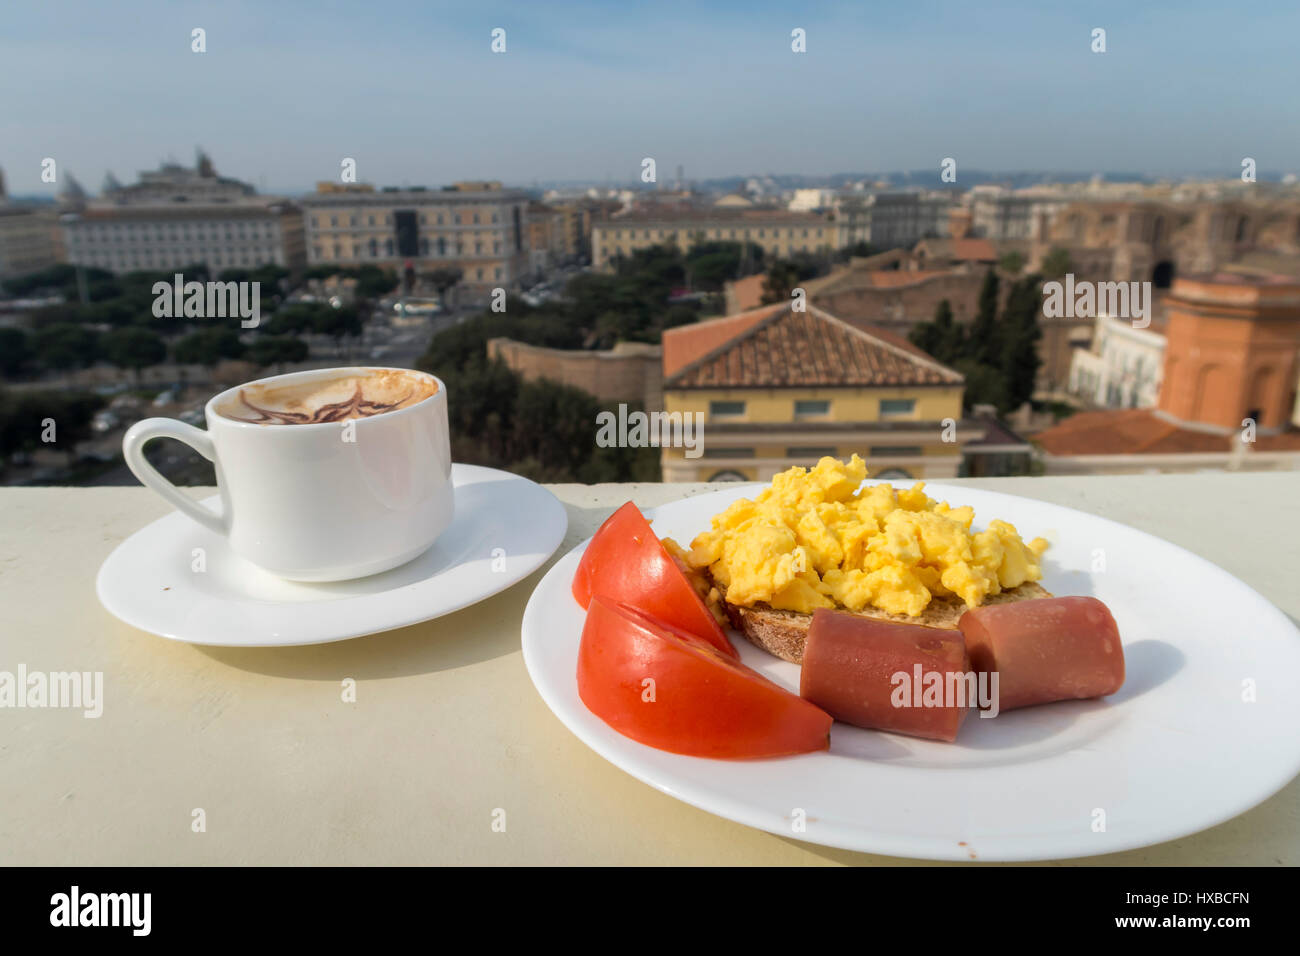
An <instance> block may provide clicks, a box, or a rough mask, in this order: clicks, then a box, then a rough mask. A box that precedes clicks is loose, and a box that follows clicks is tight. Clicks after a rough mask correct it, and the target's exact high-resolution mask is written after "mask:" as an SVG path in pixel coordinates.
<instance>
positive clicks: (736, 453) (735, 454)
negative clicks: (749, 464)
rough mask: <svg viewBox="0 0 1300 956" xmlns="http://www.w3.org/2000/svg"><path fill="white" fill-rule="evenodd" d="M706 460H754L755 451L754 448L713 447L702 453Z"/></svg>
mask: <svg viewBox="0 0 1300 956" xmlns="http://www.w3.org/2000/svg"><path fill="white" fill-rule="evenodd" d="M701 455H702V457H704V458H753V457H754V449H752V448H719V447H717V446H716V445H711V446H710V447H708V448H705V449H703V450H702V451H701Z"/></svg>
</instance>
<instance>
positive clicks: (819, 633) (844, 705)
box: [799, 608, 975, 741]
mask: <svg viewBox="0 0 1300 956" xmlns="http://www.w3.org/2000/svg"><path fill="white" fill-rule="evenodd" d="M970 670H971V667H970V659H969V658H968V657H967V656H966V646H965V642H964V641H963V640H962V636H961V632H960V631H955V630H951V629H944V628H936V627H922V626H920V625H918V624H895V623H893V622H892V621H878V620H874V619H872V618H868V617H861V616H859V615H857V614H847V613H844V612H842V611H830V610H827V609H825V608H818V609H817V610H816V611H814V612H813V620H812V626H811V628H810V629H809V631H808V639H807V641H806V642H805V644H804V652H803V671H802V673H801V674H800V678H799V694H800V696H802V697H804V698H805V699H807V700H810V701H812V702H813V703H814V704H816V705H817V706H818V707H820V708H821V709H822V710H824V711H826V712H827V713H829V714H830V715H831V716H832V717H834V718H835V719H836V720H842V721H844V722H845V723H849V724H854V725H856V726H858V727H867V728H869V729H873V730H888V731H892V732H893V733H899V734H909V735H911V736H913V737H928V738H930V739H932V740H948V741H951V740H955V739H956V737H957V728H959V727H960V726H961V722H962V721H963V720H964V719H965V717H966V715H967V713H968V712H969V710H970V705H971V704H973V703H974V702H975V696H974V693H973V691H972V690H971V688H972V687H973V684H974V679H973V675H971V674H970ZM968 677H969V681H968Z"/></svg>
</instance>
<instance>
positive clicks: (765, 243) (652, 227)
mask: <svg viewBox="0 0 1300 956" xmlns="http://www.w3.org/2000/svg"><path fill="white" fill-rule="evenodd" d="M702 242H752V243H754V244H755V245H758V246H761V247H762V249H763V252H764V253H765V254H766V255H767V256H768V257H769V258H788V257H790V256H792V255H794V254H796V253H814V254H816V253H822V254H825V253H829V252H831V251H832V250H833V249H835V248H836V242H837V233H836V229H835V223H834V222H832V221H831V220H830V219H829V218H827V217H825V216H818V215H815V214H813V213H804V212H788V211H786V210H771V209H728V208H719V207H717V206H713V207H711V208H707V209H700V208H695V207H683V208H675V207H665V208H662V209H654V210H647V211H638V212H633V213H630V214H628V215H624V216H618V217H614V218H610V219H606V220H603V221H600V222H596V223H595V224H594V225H593V226H592V232H591V245H592V250H591V261H592V265H593V266H594V267H595V268H597V269H610V268H612V267H613V263H614V260H615V259H618V258H619V257H627V256H630V255H631V254H632V253H634V252H636V251H637V250H640V249H649V248H651V247H652V246H662V245H670V246H675V247H676V248H678V249H680V250H681V251H682V252H687V251H689V250H690V249H691V247H692V246H694V245H696V244H698V243H702Z"/></svg>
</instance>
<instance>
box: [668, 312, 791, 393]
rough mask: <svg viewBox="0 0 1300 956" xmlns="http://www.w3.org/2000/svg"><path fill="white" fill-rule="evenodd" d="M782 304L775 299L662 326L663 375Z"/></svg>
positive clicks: (707, 350) (709, 349)
mask: <svg viewBox="0 0 1300 956" xmlns="http://www.w3.org/2000/svg"><path fill="white" fill-rule="evenodd" d="M785 307H786V305H785V303H783V302H778V303H776V304H775V305H765V306H763V307H762V308H759V309H751V310H750V311H748V312H739V313H737V314H736V315H728V316H726V317H724V318H721V319H708V320H706V321H704V322H695V323H693V324H691V325H679V326H677V327H676V328H671V329H665V330H664V334H663V339H662V341H663V346H664V378H668V377H669V376H670V375H675V374H676V373H677V372H678V371H679V370H680V369H681V368H683V367H684V366H686V365H689V364H690V363H691V362H694V361H695V360H696V359H697V358H699V357H700V356H701V355H703V354H704V353H705V352H711V351H713V350H714V349H716V348H717V347H718V346H719V345H722V344H723V343H724V342H728V341H730V340H731V339H733V338H735V337H736V336H737V335H740V334H741V333H742V332H744V331H746V330H747V329H749V328H751V327H752V326H754V325H755V324H756V323H758V322H761V321H762V320H763V319H765V318H767V317H768V316H769V315H771V314H772V313H774V312H779V311H780V310H781V309H783V308H785Z"/></svg>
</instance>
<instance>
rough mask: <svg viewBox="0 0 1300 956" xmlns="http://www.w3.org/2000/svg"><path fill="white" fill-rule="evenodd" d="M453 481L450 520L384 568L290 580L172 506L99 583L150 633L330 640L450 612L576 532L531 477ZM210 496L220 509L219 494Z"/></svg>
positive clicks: (472, 472) (230, 640)
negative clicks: (428, 541)
mask: <svg viewBox="0 0 1300 956" xmlns="http://www.w3.org/2000/svg"><path fill="white" fill-rule="evenodd" d="M452 481H453V483H454V484H455V487H456V517H455V519H454V520H453V521H452V524H451V527H450V528H448V529H447V530H446V531H445V532H444V533H443V534H442V536H441V537H440V538H439V539H438V540H437V541H436V542H435V543H434V545H433V547H432V548H430V549H429V550H428V551H426V552H425V553H424V554H422V555H420V556H419V557H418V558H416V559H415V560H413V561H410V562H408V563H407V564H404V565H402V566H401V567H398V568H394V569H393V570H391V571H385V572H384V573H383V574H375V575H371V576H370V577H367V578H358V579H356V580H353V581H338V582H332V583H327V584H306V583H299V582H295V581H285V580H283V579H282V578H277V577H275V576H274V575H272V574H270V573H269V572H267V571H263V570H262V569H261V568H258V567H257V566H256V565H253V564H251V563H249V562H248V561H245V560H244V559H243V558H241V557H239V556H238V555H236V554H234V553H233V552H232V551H231V550H230V548H229V547H228V545H227V542H226V539H225V538H223V537H221V536H220V535H218V534H215V533H213V532H211V531H209V530H208V529H206V528H204V527H201V526H200V525H198V524H196V523H195V522H193V521H191V520H190V519H189V518H187V517H186V516H184V515H182V514H180V513H179V512H173V513H172V514H169V515H168V516H167V517H165V518H160V519H159V520H157V521H155V522H154V523H153V524H151V525H148V526H147V527H145V528H142V529H141V530H139V531H137V532H136V533H135V534H133V535H131V537H129V538H128V539H127V540H126V541H123V542H122V543H121V544H120V545H118V546H117V548H116V549H115V550H114V551H113V553H112V554H110V555H109V556H108V559H107V560H106V561H105V562H104V564H103V566H102V567H101V568H100V569H99V577H98V580H97V581H96V591H97V593H98V595H99V600H100V603H101V604H103V605H104V607H106V608H107V609H108V610H109V611H110V612H112V613H113V614H114V615H116V616H117V617H119V618H121V619H122V620H123V621H125V622H126V623H128V624H130V625H132V626H134V627H138V628H140V629H141V630H144V631H149V632H151V633H153V634H158V635H160V636H162V637H167V638H171V639H173V640H178V641H188V642H190V643H192V644H213V645H223V646H227V647H278V646H285V645H292V644H324V643H327V642H329V641H342V640H346V639H347V638H350V637H360V636H361V635H363V634H373V633H375V632H377V631H387V630H392V629H393V628H396V627H405V626H406V625H408V624H416V623H419V622H420V621H427V620H430V619H431V618H435V617H441V616H442V615H444V614H450V613H451V612H452V611H458V610H460V609H461V608H463V607H468V606H469V605H471V604H476V603H477V602H479V601H481V600H483V599H484V598H487V597H491V596H492V595H493V594H496V593H498V592H499V591H504V590H505V589H506V588H508V587H510V585H512V584H515V583H517V582H518V581H521V580H522V579H524V578H525V577H527V576H528V575H529V574H531V573H532V572H533V571H535V570H537V569H538V568H539V567H541V566H542V564H543V563H544V562H545V561H546V559H547V558H549V557H550V556H551V555H552V554H554V553H555V549H556V548H558V547H559V546H560V542H561V541H562V540H563V539H564V533H565V531H566V530H567V528H568V515H567V514H566V513H565V511H564V506H563V505H561V504H560V502H559V501H558V500H557V499H556V497H555V496H554V495H552V494H551V493H550V492H549V491H547V490H546V489H545V488H543V487H541V486H540V485H537V484H535V483H533V482H531V481H529V480H528V479H526V478H520V477H519V476H518V475H512V474H510V473H508V472H504V471H498V470H496V469H495V468H482V467H479V466H477V465H453V466H452ZM205 504H207V505H208V506H209V507H213V508H214V509H215V510H218V511H219V510H220V507H221V499H220V497H219V496H215V495H214V496H213V497H211V498H209V499H207V501H206V502H205ZM196 549H202V550H201V551H197V552H196ZM199 567H201V568H202V570H198V568H199Z"/></svg>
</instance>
